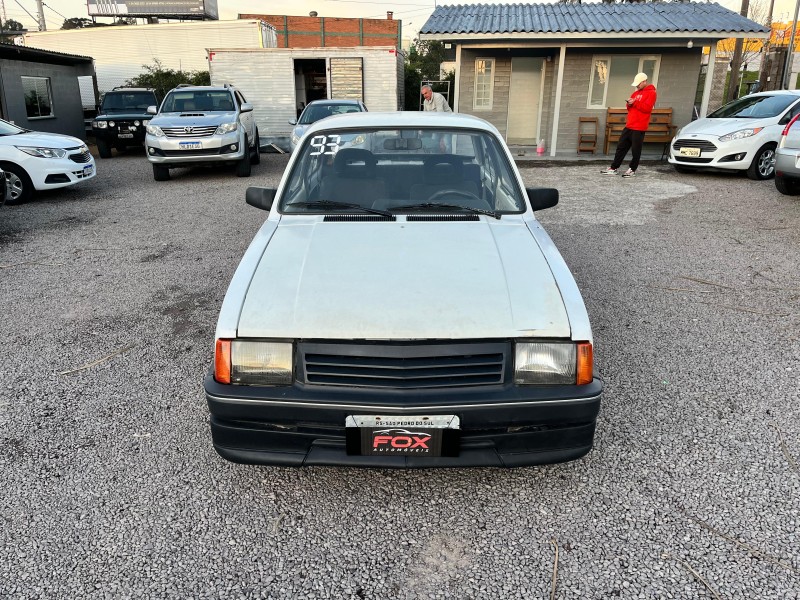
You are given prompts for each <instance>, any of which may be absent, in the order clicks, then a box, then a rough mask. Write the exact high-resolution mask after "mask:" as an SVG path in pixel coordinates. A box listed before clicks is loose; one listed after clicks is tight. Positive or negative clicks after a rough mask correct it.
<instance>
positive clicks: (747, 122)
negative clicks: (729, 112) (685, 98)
mask: <svg viewBox="0 0 800 600" xmlns="http://www.w3.org/2000/svg"><path fill="white" fill-rule="evenodd" d="M777 122H778V117H774V118H771V119H697V120H696V121H692V122H691V123H689V124H688V125H686V126H684V127H683V129H681V131H680V134H679V135H681V136H684V135H687V134H689V135H691V134H693V133H696V134H699V135H715V136H717V137H719V136H722V135H727V134H729V133H733V132H734V131H739V130H740V129H748V128H750V127H767V126H768V125H774V124H775V123H777Z"/></svg>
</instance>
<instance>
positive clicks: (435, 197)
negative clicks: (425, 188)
mask: <svg viewBox="0 0 800 600" xmlns="http://www.w3.org/2000/svg"><path fill="white" fill-rule="evenodd" d="M443 196H461V197H462V198H472V199H474V200H477V201H478V202H483V198H481V197H480V196H477V195H476V194H473V193H472V192H468V191H467V190H456V189H446V190H439V191H438V192H436V193H435V194H433V195H432V196H431V197H430V198H428V202H433V201H434V200H438V199H439V198H441V197H443Z"/></svg>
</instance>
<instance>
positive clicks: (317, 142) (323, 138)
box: [311, 135, 341, 156]
mask: <svg viewBox="0 0 800 600" xmlns="http://www.w3.org/2000/svg"><path fill="white" fill-rule="evenodd" d="M340 141H341V137H340V136H338V135H330V136H328V135H315V136H314V137H313V138H311V147H312V148H314V150H313V151H312V152H311V156H319V155H320V154H336V152H338V151H339V143H340Z"/></svg>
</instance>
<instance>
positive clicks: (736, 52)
mask: <svg viewBox="0 0 800 600" xmlns="http://www.w3.org/2000/svg"><path fill="white" fill-rule="evenodd" d="M798 1H800V0H798ZM749 10H750V0H742V10H740V11H739V14H740V15H742V16H743V17H745V18H747V13H748V11H749ZM743 42H744V40H742V38H736V45H735V46H734V48H733V60H731V77H730V79H729V80H728V91H727V93H726V94H725V102H730V101H731V100H733V99H735V98H738V97H739V90H738V89H736V87H737V84H738V83H739V66H740V65H741V63H742V44H743Z"/></svg>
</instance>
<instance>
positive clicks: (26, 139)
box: [0, 131, 86, 148]
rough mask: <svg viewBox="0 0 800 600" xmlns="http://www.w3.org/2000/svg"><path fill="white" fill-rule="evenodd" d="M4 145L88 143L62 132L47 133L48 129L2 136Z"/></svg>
mask: <svg viewBox="0 0 800 600" xmlns="http://www.w3.org/2000/svg"><path fill="white" fill-rule="evenodd" d="M0 140H2V141H3V144H4V145H12V146H37V147H40V148H78V147H80V146H85V145H86V144H85V143H84V142H83V141H81V140H79V139H78V138H75V137H72V136H69V135H61V134H60V133H47V132H46V131H28V132H26V133H18V134H15V135H5V136H0Z"/></svg>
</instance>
